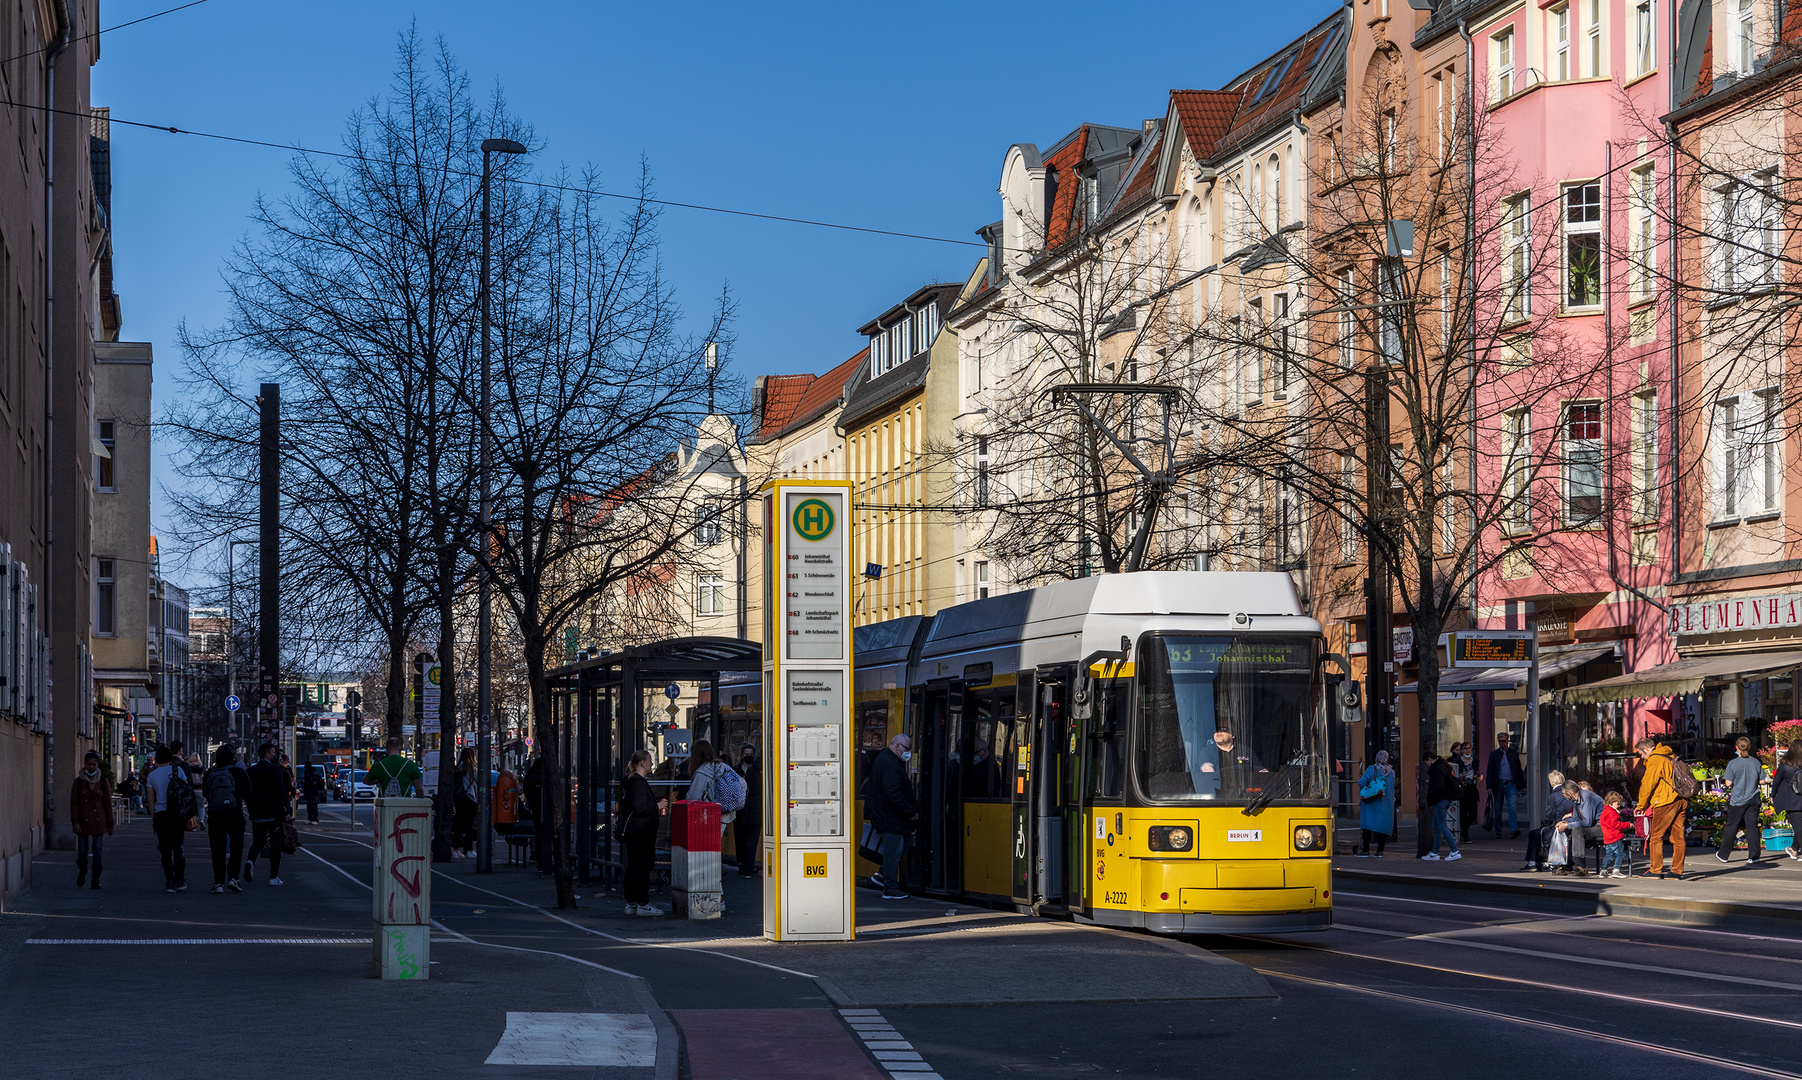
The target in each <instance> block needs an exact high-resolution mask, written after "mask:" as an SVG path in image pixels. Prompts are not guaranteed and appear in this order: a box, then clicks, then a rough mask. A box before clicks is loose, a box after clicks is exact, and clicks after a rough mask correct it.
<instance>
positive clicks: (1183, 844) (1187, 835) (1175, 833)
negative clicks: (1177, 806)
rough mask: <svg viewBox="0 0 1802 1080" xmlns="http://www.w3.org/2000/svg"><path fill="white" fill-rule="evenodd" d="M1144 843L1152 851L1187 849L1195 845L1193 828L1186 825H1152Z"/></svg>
mask: <svg viewBox="0 0 1802 1080" xmlns="http://www.w3.org/2000/svg"><path fill="white" fill-rule="evenodd" d="M1145 844H1146V846H1147V847H1149V848H1151V850H1153V851H1188V850H1190V849H1191V848H1193V847H1194V846H1195V830H1194V829H1192V828H1190V827H1189V826H1187V825H1153V826H1152V827H1151V828H1150V829H1149V830H1148V831H1147V832H1146V836H1145Z"/></svg>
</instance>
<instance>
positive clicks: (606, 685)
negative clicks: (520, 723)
mask: <svg viewBox="0 0 1802 1080" xmlns="http://www.w3.org/2000/svg"><path fill="white" fill-rule="evenodd" d="M762 663H763V646H761V645H759V644H758V643H757V642H754V641H743V640H741V639H739V638H724V637H685V638H669V639H666V640H663V641H654V642H651V643H649V644H647V645H640V646H637V647H635V648H631V649H626V650H624V651H621V652H603V653H598V654H597V655H594V656H581V657H580V658H579V659H577V660H576V661H575V662H574V663H571V664H565V665H564V666H562V667H560V668H557V669H555V670H553V671H552V672H551V673H550V677H551V680H552V681H551V709H552V717H553V720H554V721H555V729H556V738H557V740H558V747H557V750H558V753H557V760H558V761H559V762H560V763H561V764H562V769H561V770H560V773H561V775H559V776H558V777H557V778H556V783H555V785H554V788H555V790H557V791H560V792H563V793H565V798H566V799H567V800H568V802H569V804H570V806H571V807H572V810H571V820H570V828H571V833H570V836H571V840H572V843H571V845H570V857H571V860H572V861H573V862H574V864H575V868H576V876H577V880H579V881H581V882H583V883H584V884H587V883H589V882H591V881H593V880H595V879H596V878H597V877H599V879H600V880H601V883H602V884H604V885H609V886H617V885H618V884H619V878H620V874H621V871H622V870H623V868H624V858H623V854H622V852H620V851H618V850H616V848H617V847H618V845H616V844H615V843H614V841H613V833H612V830H611V829H609V828H608V827H607V825H608V823H609V822H610V821H612V819H613V808H614V804H615V802H616V800H617V799H618V796H619V790H620V782H621V780H622V779H623V777H624V774H625V766H626V762H627V761H629V760H631V757H632V755H633V754H634V753H637V752H638V751H640V750H645V751H648V752H650V754H651V756H652V760H653V762H654V763H655V768H654V770H653V773H652V776H651V785H652V787H653V788H654V789H657V790H658V792H659V794H669V796H670V798H671V799H672V801H673V800H674V799H676V798H680V797H681V792H680V791H678V790H676V789H677V788H679V787H681V788H686V786H687V784H688V776H687V773H688V769H687V762H688V748H689V746H691V745H692V744H693V742H694V741H696V740H700V739H708V740H717V738H718V736H719V735H720V734H722V733H723V732H719V731H716V730H715V728H716V727H718V726H719V721H718V719H717V718H716V717H715V715H714V713H715V711H716V710H715V709H714V708H713V707H712V706H711V705H710V704H705V703H712V702H718V701H719V700H720V690H719V687H720V683H721V681H722V680H726V681H740V680H743V679H745V678H746V677H747V676H750V677H755V676H756V673H757V672H759V671H760V670H761V666H762ZM672 686H673V687H675V688H676V690H677V696H675V697H670V696H668V694H667V693H666V688H668V687H672ZM697 691H698V692H697ZM684 696H686V697H687V699H688V700H689V701H690V702H697V701H698V702H702V703H703V704H696V705H690V706H687V707H686V712H684V706H681V705H679V704H677V702H680V701H681V700H682V698H683V697H684ZM676 732H686V733H687V735H686V737H685V738H678V737H676V735H675V733H676ZM547 797H554V796H549V795H548V794H547ZM540 809H541V808H540ZM665 829H667V824H666V825H665ZM658 844H659V847H660V848H665V849H666V848H667V837H666V836H664V835H660V837H659V841H658ZM660 854H661V853H660ZM543 857H544V856H541V858H543Z"/></svg>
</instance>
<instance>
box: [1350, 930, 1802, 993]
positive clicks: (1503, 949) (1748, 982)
mask: <svg viewBox="0 0 1802 1080" xmlns="http://www.w3.org/2000/svg"><path fill="white" fill-rule="evenodd" d="M1333 929H1335V930H1349V931H1351V932H1352V933H1354V934H1374V935H1376V936H1378V937H1386V938H1402V939H1405V940H1409V941H1426V942H1429V943H1432V944H1437V945H1452V946H1456V947H1457V948H1460V949H1482V950H1483V951H1485V952H1500V953H1513V954H1515V955H1517V956H1536V957H1539V958H1540V959H1542V960H1562V961H1565V962H1566V963H1571V964H1588V965H1590V966H1591V967H1606V968H1621V969H1624V970H1627V971H1646V972H1650V973H1652V974H1654V975H1676V976H1678V977H1681V978H1686V979H1704V980H1706V981H1708V982H1721V983H1731V984H1732V985H1734V986H1768V987H1770V988H1771V989H1773V990H1789V991H1794V992H1802V983H1786V982H1775V981H1773V980H1770V979H1753V978H1748V977H1746V976H1744V975H1717V974H1715V973H1714V972H1711V971H1690V970H1687V969H1684V968H1670V967H1659V966H1658V965H1656V964H1630V963H1628V962H1627V961H1625V960H1604V959H1602V958H1601V957H1597V956H1573V955H1571V954H1569V953H1555V952H1546V951H1545V950H1543V949H1523V948H1520V947H1518V946H1515V945H1494V944H1491V943H1489V942H1487V941H1463V940H1460V939H1458V938H1453V937H1447V936H1446V935H1444V934H1405V933H1402V932H1401V931H1399V930H1378V929H1376V928H1375V927H1372V926H1352V925H1349V924H1347V923H1335V924H1334V925H1333Z"/></svg>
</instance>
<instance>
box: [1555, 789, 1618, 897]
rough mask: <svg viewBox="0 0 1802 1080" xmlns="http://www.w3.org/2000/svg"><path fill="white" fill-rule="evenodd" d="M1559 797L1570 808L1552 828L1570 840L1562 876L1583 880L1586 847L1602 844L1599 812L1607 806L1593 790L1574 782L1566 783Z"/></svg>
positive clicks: (1585, 871)
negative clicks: (1568, 855) (1561, 796)
mask: <svg viewBox="0 0 1802 1080" xmlns="http://www.w3.org/2000/svg"><path fill="white" fill-rule="evenodd" d="M1560 793H1561V794H1562V795H1563V796H1564V799H1565V801H1566V802H1568V803H1570V804H1571V809H1570V813H1569V814H1567V815H1565V817H1564V820H1562V821H1560V822H1559V823H1558V824H1557V825H1556V826H1554V828H1556V829H1558V831H1560V832H1562V833H1564V834H1566V835H1567V836H1568V837H1569V838H1570V858H1569V859H1568V860H1567V861H1566V862H1565V864H1564V872H1565V873H1566V874H1570V875H1573V876H1575V877H1587V876H1588V875H1589V870H1588V869H1587V868H1586V867H1585V866H1584V865H1583V864H1584V861H1585V860H1586V859H1587V858H1588V857H1589V849H1590V847H1592V846H1595V845H1600V844H1601V843H1602V810H1603V808H1604V807H1606V806H1607V803H1604V802H1603V801H1602V797H1601V796H1600V795H1597V794H1596V793H1595V791H1594V790H1593V789H1591V788H1588V787H1585V786H1584V785H1582V784H1579V783H1577V782H1576V781H1575V780H1566V781H1565V782H1564V786H1563V787H1562V788H1561V789H1560Z"/></svg>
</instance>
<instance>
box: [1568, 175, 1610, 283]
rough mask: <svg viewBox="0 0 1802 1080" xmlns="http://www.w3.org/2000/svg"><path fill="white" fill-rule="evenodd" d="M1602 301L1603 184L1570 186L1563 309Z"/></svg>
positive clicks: (1591, 183) (1594, 182)
mask: <svg viewBox="0 0 1802 1080" xmlns="http://www.w3.org/2000/svg"><path fill="white" fill-rule="evenodd" d="M1601 302H1602V185H1601V183H1600V182H1599V181H1592V182H1590V183H1587V184H1569V185H1566V187H1565V189H1564V306H1565V307H1567V308H1581V307H1595V306H1596V305H1598V304H1600V303H1601Z"/></svg>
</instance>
